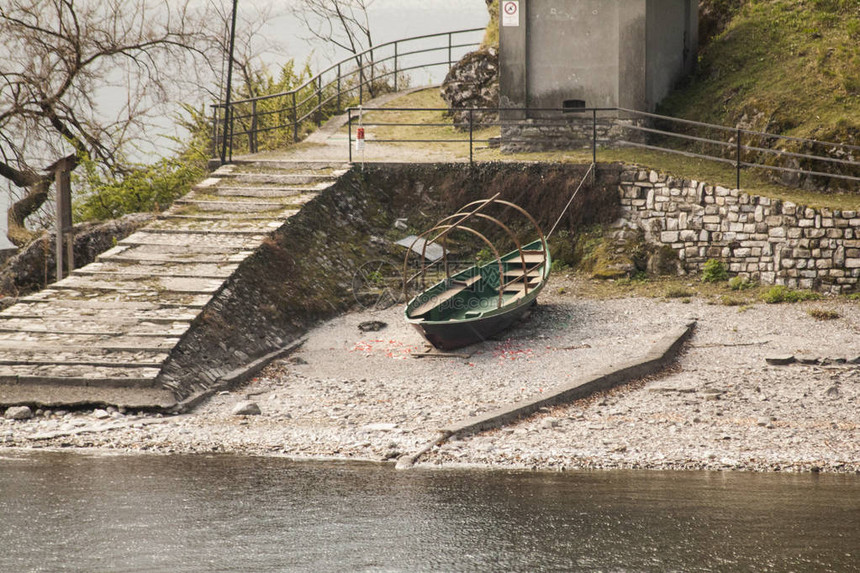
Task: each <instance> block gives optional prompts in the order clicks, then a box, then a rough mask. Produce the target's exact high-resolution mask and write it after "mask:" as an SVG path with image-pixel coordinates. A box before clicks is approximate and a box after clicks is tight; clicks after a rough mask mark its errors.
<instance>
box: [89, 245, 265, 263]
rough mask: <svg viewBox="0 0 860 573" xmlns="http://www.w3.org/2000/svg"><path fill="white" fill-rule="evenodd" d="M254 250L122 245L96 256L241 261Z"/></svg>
mask: <svg viewBox="0 0 860 573" xmlns="http://www.w3.org/2000/svg"><path fill="white" fill-rule="evenodd" d="M252 253H253V251H252V250H250V249H248V250H238V249H230V250H225V249H223V248H217V247H216V248H211V247H208V246H206V245H201V244H198V245H193V246H192V245H186V246H178V247H177V246H170V245H140V246H134V247H133V246H130V245H121V246H117V247H114V248H113V249H111V250H109V251H107V252H105V253H104V254H102V255H99V256H98V257H96V262H125V263H128V262H131V263H149V264H152V263H171V262H172V263H175V264H198V263H241V262H242V261H244V260H245V259H246V258H247V257H248V256H249V255H251V254H252Z"/></svg>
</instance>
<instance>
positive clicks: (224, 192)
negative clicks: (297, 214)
mask: <svg viewBox="0 0 860 573" xmlns="http://www.w3.org/2000/svg"><path fill="white" fill-rule="evenodd" d="M324 189H325V187H319V188H318V187H313V188H297V187H216V188H215V189H214V190H213V191H212V193H211V195H214V196H216V197H236V198H240V197H253V198H272V199H275V198H291V197H295V196H297V195H301V194H302V193H308V192H311V191H322V190H324Z"/></svg>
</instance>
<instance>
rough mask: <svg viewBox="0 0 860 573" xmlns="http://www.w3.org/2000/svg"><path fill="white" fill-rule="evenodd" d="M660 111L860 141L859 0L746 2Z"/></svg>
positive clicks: (800, 133) (817, 136) (724, 122)
mask: <svg viewBox="0 0 860 573" xmlns="http://www.w3.org/2000/svg"><path fill="white" fill-rule="evenodd" d="M715 4H719V3H716V2H715ZM716 8H717V9H719V6H717V7H716ZM661 112H663V113H665V114H667V115H672V116H676V117H685V118H689V119H697V120H700V121H706V122H709V123H719V124H723V125H735V124H736V123H737V122H738V121H742V120H743V121H745V122H746V121H749V122H751V123H752V128H753V129H756V130H760V131H768V132H772V133H780V134H783V135H791V136H797V137H808V138H813V139H818V140H822V141H840V142H844V143H850V144H853V145H860V0H757V1H756V0H750V1H749V2H746V3H745V4H744V6H743V7H742V8H741V9H740V10H739V11H738V12H737V13H736V14H735V15H734V17H733V18H731V19H730V20H729V22H728V26H727V28H726V29H725V30H724V31H723V32H722V33H721V34H719V35H718V36H717V37H715V38H714V39H713V40H712V41H710V42H709V43H708V44H707V45H706V46H705V47H704V48H703V50H702V51H701V53H700V59H699V70H698V72H697V74H696V76H695V77H694V78H693V79H692V81H690V83H689V84H688V85H687V86H685V87H682V88H681V89H679V90H677V91H676V92H674V93H673V94H672V95H671V96H670V97H669V98H667V100H665V101H664V102H663V104H662V105H661ZM745 116H746V118H745Z"/></svg>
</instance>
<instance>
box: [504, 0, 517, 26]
mask: <svg viewBox="0 0 860 573" xmlns="http://www.w3.org/2000/svg"><path fill="white" fill-rule="evenodd" d="M519 25H520V3H519V1H518V0H503V1H502V26H519Z"/></svg>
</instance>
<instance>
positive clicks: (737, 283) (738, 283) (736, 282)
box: [729, 277, 756, 291]
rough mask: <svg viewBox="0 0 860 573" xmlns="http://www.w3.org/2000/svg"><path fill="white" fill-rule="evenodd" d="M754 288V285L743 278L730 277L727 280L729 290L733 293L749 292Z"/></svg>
mask: <svg viewBox="0 0 860 573" xmlns="http://www.w3.org/2000/svg"><path fill="white" fill-rule="evenodd" d="M755 287H756V283H754V282H752V281H750V280H749V279H747V278H744V277H732V278H730V279H729V288H730V289H732V290H735V291H742V290H749V289H751V288H755Z"/></svg>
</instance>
